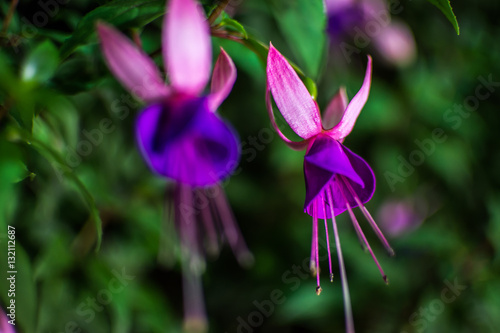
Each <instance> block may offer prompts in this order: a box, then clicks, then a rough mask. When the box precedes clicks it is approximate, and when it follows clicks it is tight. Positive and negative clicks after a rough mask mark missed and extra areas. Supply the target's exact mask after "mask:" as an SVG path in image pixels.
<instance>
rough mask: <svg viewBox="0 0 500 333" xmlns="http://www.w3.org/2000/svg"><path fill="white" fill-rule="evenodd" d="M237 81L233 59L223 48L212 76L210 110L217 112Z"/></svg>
mask: <svg viewBox="0 0 500 333" xmlns="http://www.w3.org/2000/svg"><path fill="white" fill-rule="evenodd" d="M235 81H236V67H235V66H234V63H233V60H231V57H229V55H228V54H227V53H226V51H224V49H223V48H222V47H221V49H220V54H219V58H217V62H216V63H215V67H214V72H213V74H212V86H211V95H210V96H209V101H208V102H209V107H210V110H212V111H214V112H215V111H216V110H217V108H218V107H219V105H220V104H221V103H222V101H224V100H225V99H226V97H227V95H229V92H230V91H231V89H232V88H233V85H234V82H235Z"/></svg>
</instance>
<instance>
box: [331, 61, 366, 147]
mask: <svg viewBox="0 0 500 333" xmlns="http://www.w3.org/2000/svg"><path fill="white" fill-rule="evenodd" d="M371 77H372V58H371V57H370V56H368V64H367V65H366V74H365V79H364V81H363V85H362V86H361V89H359V91H358V93H357V94H356V95H355V96H354V97H353V99H352V100H351V102H350V103H349V105H348V106H347V108H346V110H345V113H344V116H343V117H342V120H341V121H340V122H339V123H338V124H337V125H336V126H335V127H334V128H332V129H331V130H329V131H327V133H328V135H330V136H331V137H332V138H333V139H335V140H341V139H342V138H345V137H346V136H347V135H348V134H349V133H351V131H352V128H353V127H354V124H355V123H356V119H358V116H359V113H360V112H361V110H362V109H363V106H364V105H365V103H366V101H367V100H368V95H369V94H370V83H371Z"/></svg>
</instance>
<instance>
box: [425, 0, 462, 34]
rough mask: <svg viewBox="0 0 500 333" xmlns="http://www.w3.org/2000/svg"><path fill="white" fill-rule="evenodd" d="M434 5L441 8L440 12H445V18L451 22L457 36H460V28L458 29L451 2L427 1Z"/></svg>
mask: <svg viewBox="0 0 500 333" xmlns="http://www.w3.org/2000/svg"><path fill="white" fill-rule="evenodd" d="M427 1H429V2H430V3H432V4H433V5H434V6H436V7H437V8H439V10H440V11H442V12H443V14H444V16H446V18H447V19H448V21H450V23H451V24H452V25H453V28H455V31H456V32H457V35H460V28H459V27H458V22H457V17H456V16H455V13H453V9H452V8H451V4H450V1H449V0H427Z"/></svg>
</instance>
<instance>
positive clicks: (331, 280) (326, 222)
mask: <svg viewBox="0 0 500 333" xmlns="http://www.w3.org/2000/svg"><path fill="white" fill-rule="evenodd" d="M321 202H322V203H323V214H324V215H325V218H324V220H325V232H326V248H327V249H328V265H329V268H330V282H333V273H332V255H331V252H330V236H328V219H327V218H326V205H325V198H324V197H323V195H321Z"/></svg>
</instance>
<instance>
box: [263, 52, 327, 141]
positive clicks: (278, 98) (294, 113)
mask: <svg viewBox="0 0 500 333" xmlns="http://www.w3.org/2000/svg"><path fill="white" fill-rule="evenodd" d="M267 83H268V86H269V89H270V90H271V93H272V95H273V98H274V101H275V102H276V105H277V106H278V109H279V110H280V112H281V114H282V115H283V117H284V118H285V120H286V122H287V123H288V125H290V127H291V128H292V130H293V131H294V132H295V133H297V134H298V135H299V136H300V137H302V138H304V139H308V138H310V137H312V136H314V135H316V134H318V133H320V132H321V129H322V128H321V119H320V115H319V110H318V106H317V105H316V103H315V102H314V100H313V99H312V97H311V94H309V91H307V88H306V86H305V85H304V84H303V83H302V81H301V80H300V78H299V76H298V75H297V73H295V71H294V70H293V68H292V66H290V64H289V63H288V61H287V60H286V59H285V57H283V56H282V55H281V54H280V53H279V52H278V50H276V49H275V48H274V46H273V45H272V44H271V45H270V46H269V55H268V58H267Z"/></svg>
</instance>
